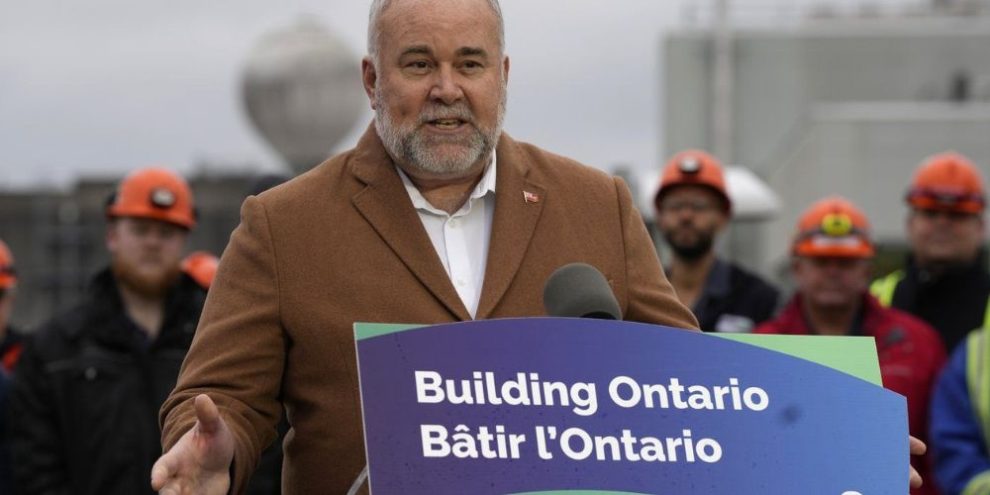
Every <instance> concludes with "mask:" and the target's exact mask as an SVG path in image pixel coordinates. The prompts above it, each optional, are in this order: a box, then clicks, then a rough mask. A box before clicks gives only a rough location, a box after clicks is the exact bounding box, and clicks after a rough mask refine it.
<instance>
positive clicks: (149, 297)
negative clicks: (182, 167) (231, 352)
mask: <svg viewBox="0 0 990 495" xmlns="http://www.w3.org/2000/svg"><path fill="white" fill-rule="evenodd" d="M106 216H107V226H106V247H107V250H108V251H109V254H110V266H108V267H107V268H105V269H103V270H102V271H100V272H99V273H97V274H96V276H95V277H94V278H93V280H92V282H91V284H90V286H89V287H88V289H87V291H86V293H85V295H84V298H83V300H82V301H81V302H80V303H78V304H77V305H75V306H74V307H72V308H71V309H69V310H67V311H65V312H63V313H60V314H58V315H57V316H55V317H54V318H52V319H51V320H50V321H48V322H47V323H45V324H43V325H42V326H41V327H40V328H39V330H38V331H37V332H36V333H35V334H33V335H32V337H31V339H30V340H29V343H28V344H27V346H26V347H25V350H24V353H23V354H22V356H21V361H20V363H19V365H18V368H17V371H16V373H15V374H14V380H13V384H12V388H11V390H10V392H11V394H10V397H9V398H10V402H11V404H10V405H11V412H12V418H13V421H12V424H11V427H12V428H11V431H12V439H11V441H12V448H13V451H14V452H17V456H16V458H15V459H14V479H15V483H16V485H17V489H19V493H21V494H24V495H32V494H48V493H74V494H94V495H95V494H121V495H124V494H127V495H133V494H140V493H152V491H151V489H150V487H149V486H148V479H149V477H150V473H151V466H152V464H153V463H154V461H155V459H156V458H157V457H158V455H160V453H161V446H160V443H159V430H158V426H157V413H158V408H159V407H160V406H161V404H162V402H163V401H164V400H165V398H166V397H167V396H168V393H169V392H171V390H172V388H173V387H174V386H175V381H176V377H177V376H178V373H179V367H180V365H181V364H182V360H183V358H184V357H185V354H186V351H187V350H188V348H189V345H190V344H191V342H192V338H193V334H194V332H195V329H196V324H197V322H198V319H199V314H200V311H201V310H202V307H203V302H204V299H205V295H206V293H205V291H204V290H203V289H202V288H201V287H200V286H199V284H197V282H196V281H194V280H193V279H192V278H190V277H189V276H188V275H186V274H184V273H183V272H182V270H181V268H180V262H181V260H182V254H183V250H184V249H185V246H186V241H187V238H188V237H189V232H190V230H191V229H193V228H194V227H195V225H196V216H195V213H194V208H193V196H192V192H191V191H190V189H189V186H188V184H186V182H185V180H183V179H182V178H181V177H179V176H178V175H176V174H174V173H173V172H171V171H168V170H165V169H161V168H146V169H141V170H137V171H135V172H133V173H131V174H129V175H128V176H127V177H126V178H124V179H123V180H122V181H121V182H120V184H119V186H118V187H117V190H116V192H115V193H114V194H113V196H112V197H111V199H110V200H109V201H108V205H107V208H106Z"/></svg>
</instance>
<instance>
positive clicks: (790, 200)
mask: <svg viewBox="0 0 990 495" xmlns="http://www.w3.org/2000/svg"><path fill="white" fill-rule="evenodd" d="M981 5H982V4H978V3H973V4H972V6H975V7H973V9H975V10H972V9H971V10H970V12H980V11H981V9H982V7H980V6H981ZM914 14H915V15H912V16H891V17H888V16H878V17H865V18H862V17H859V18H843V17H833V18H826V19H805V20H803V21H800V22H794V23H791V24H787V25H784V26H765V27H756V28H741V29H739V28H737V29H736V30H735V31H734V32H733V33H732V44H731V61H732V63H731V66H732V77H731V79H732V80H733V89H732V94H733V99H732V111H731V112H728V113H727V114H728V115H731V116H732V121H731V122H730V123H729V126H728V128H729V129H731V135H730V139H729V142H730V143H731V146H730V152H729V154H730V155H731V157H732V161H733V162H734V163H742V164H745V165H747V166H749V167H750V168H752V170H753V171H754V172H756V174H758V175H759V176H761V177H762V178H764V179H765V180H766V181H767V182H768V183H769V184H770V186H771V187H772V188H773V189H774V190H775V191H776V192H777V193H778V194H779V195H780V197H781V199H782V202H783V208H782V210H781V214H780V215H779V216H778V217H777V218H776V219H775V220H773V221H771V222H769V223H768V224H766V225H764V226H746V227H744V228H738V229H736V230H737V231H738V232H737V234H736V237H735V238H734V240H733V243H732V244H731V245H730V246H729V250H728V251H729V252H728V253H727V254H728V255H729V256H730V257H733V258H737V259H741V260H742V261H743V262H745V263H747V264H749V265H751V266H754V267H755V268H757V269H759V270H761V271H763V272H764V273H766V274H774V273H775V272H776V271H777V268H779V267H780V266H781V264H782V262H783V261H784V260H786V258H787V255H788V253H787V246H788V241H789V237H790V235H791V232H792V228H793V225H794V222H795V221H796V218H797V215H798V214H799V213H800V212H801V210H802V209H803V208H804V207H805V206H807V205H808V204H810V203H811V202H812V201H814V200H816V199H818V198H821V197H823V196H826V195H828V194H842V195H844V196H846V197H848V198H849V199H851V200H853V201H855V202H856V203H858V204H859V205H861V206H862V207H863V208H864V209H865V210H866V212H867V214H868V215H869V216H870V217H871V219H872V220H873V222H874V224H875V228H876V234H877V236H878V237H879V239H880V241H881V242H883V243H885V244H887V245H894V246H896V245H897V244H903V242H904V234H903V225H904V217H905V214H906V208H905V207H904V206H903V201H902V197H903V194H904V190H905V188H906V186H907V183H908V180H909V178H910V175H911V174H912V173H913V171H914V169H915V168H916V167H917V165H918V164H919V163H920V162H921V161H922V159H924V158H925V157H926V156H928V155H931V154H934V153H936V152H940V151H944V150H947V149H955V150H957V151H959V152H962V153H964V154H966V155H968V156H970V157H971V158H972V159H974V160H975V161H976V162H977V163H978V164H979V165H980V166H981V167H982V169H983V171H984V174H985V175H986V176H987V177H990V49H988V47H990V16H948V15H935V13H934V11H932V12H929V13H928V14H927V15H921V13H920V12H914ZM714 46H715V45H714V42H713V41H712V34H711V33H710V32H709V31H707V30H705V29H683V30H680V31H677V32H674V33H672V34H671V35H670V36H669V37H668V38H667V39H666V41H665V43H664V54H665V57H666V59H665V64H664V74H665V85H664V109H663V119H664V137H663V143H664V144H663V151H662V153H663V155H664V156H666V155H669V154H670V153H672V152H674V151H676V150H679V149H683V148H687V147H701V148H708V149H711V148H712V147H714V145H715V142H714V141H715V140H714V136H713V131H714V130H715V129H716V128H717V126H716V124H715V123H714V122H713V120H714V118H713V117H712V116H713V115H717V113H716V112H714V111H713V109H712V108H711V102H712V101H713V98H712V96H711V95H712V85H711V83H710V81H711V80H712V78H713V71H714V66H715V64H714V62H713V53H712V51H713V47H714Z"/></svg>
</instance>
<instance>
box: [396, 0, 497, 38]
mask: <svg viewBox="0 0 990 495" xmlns="http://www.w3.org/2000/svg"><path fill="white" fill-rule="evenodd" d="M379 29H381V33H382V35H384V37H385V38H390V39H392V40H394V41H395V42H397V43H399V44H400V46H401V48H400V49H403V50H404V49H406V48H407V47H409V46H414V45H416V46H427V47H430V46H432V45H434V44H436V41H437V40H441V39H451V37H453V36H456V38H457V42H459V45H460V46H459V47H458V49H464V48H474V49H480V48H483V47H484V46H485V45H486V44H489V43H492V42H496V43H497V41H498V20H497V17H496V16H495V13H494V12H493V11H492V9H491V7H490V6H489V5H488V3H487V2H486V1H485V0H454V1H436V0H397V1H395V2H394V3H393V4H392V5H390V6H389V7H388V8H387V9H386V10H385V12H383V13H382V16H381V18H380V20H379Z"/></svg>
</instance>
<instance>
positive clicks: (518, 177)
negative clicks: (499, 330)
mask: <svg viewBox="0 0 990 495" xmlns="http://www.w3.org/2000/svg"><path fill="white" fill-rule="evenodd" d="M497 157H498V158H497V159H498V169H497V174H498V175H497V176H496V179H495V217H494V220H493V222H492V237H491V241H490V244H489V247H488V264H487V266H486V268H485V282H484V286H483V288H482V291H481V301H480V302H479V303H478V313H477V319H479V320H480V319H484V318H488V317H489V315H490V314H491V312H492V311H493V310H494V309H495V306H496V305H497V304H498V302H499V301H500V300H501V299H502V296H503V295H505V291H506V290H508V288H509V284H511V283H512V279H513V278H515V276H516V273H517V272H518V271H519V266H520V265H521V264H522V260H523V257H524V256H525V254H526V249H527V248H528V247H529V242H530V239H531V238H532V237H533V232H534V231H535V230H536V224H537V221H538V220H539V218H540V214H541V213H542V212H543V205H544V203H545V202H546V200H547V193H546V189H545V188H544V187H543V186H541V185H539V184H536V183H535V182H532V181H531V180H530V178H529V177H528V174H529V166H528V164H527V163H526V161H525V160H524V159H523V157H522V156H521V154H520V150H519V147H518V145H517V144H516V143H515V141H513V140H512V139H511V138H509V137H508V136H506V135H504V134H503V135H502V138H501V139H500V140H499V144H498V148H497Z"/></svg>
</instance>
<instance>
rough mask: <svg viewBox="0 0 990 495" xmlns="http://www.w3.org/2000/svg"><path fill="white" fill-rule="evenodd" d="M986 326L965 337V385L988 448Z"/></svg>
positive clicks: (989, 392) (989, 361) (989, 343)
mask: <svg viewBox="0 0 990 495" xmlns="http://www.w3.org/2000/svg"><path fill="white" fill-rule="evenodd" d="M988 331H990V330H987V329H986V328H984V329H982V330H975V331H973V332H971V333H970V334H969V336H968V337H966V386H967V389H968V390H969V399H970V401H971V402H972V403H973V413H974V414H975V415H976V420H977V423H978V424H979V425H980V429H982V430H983V441H984V442H985V445H986V446H987V448H988V449H990V366H988V364H990V338H988V336H987V332H988Z"/></svg>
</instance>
